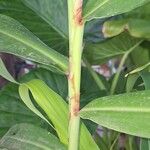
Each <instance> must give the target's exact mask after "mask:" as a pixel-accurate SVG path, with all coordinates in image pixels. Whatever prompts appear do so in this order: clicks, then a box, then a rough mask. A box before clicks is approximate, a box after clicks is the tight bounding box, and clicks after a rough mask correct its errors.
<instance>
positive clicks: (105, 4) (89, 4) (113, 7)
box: [83, 0, 150, 21]
mask: <svg viewBox="0 0 150 150" xmlns="http://www.w3.org/2000/svg"><path fill="white" fill-rule="evenodd" d="M148 2H150V1H149V0H140V1H137V0H126V1H124V0H113V1H112V0H93V1H91V0H85V2H84V9H83V18H84V19H85V20H86V21H88V20H91V19H94V18H106V17H110V16H114V15H118V14H122V13H125V12H128V11H131V10H132V9H134V8H136V7H139V6H141V5H144V4H145V3H148Z"/></svg>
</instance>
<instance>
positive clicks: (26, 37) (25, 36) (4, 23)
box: [0, 15, 68, 72]
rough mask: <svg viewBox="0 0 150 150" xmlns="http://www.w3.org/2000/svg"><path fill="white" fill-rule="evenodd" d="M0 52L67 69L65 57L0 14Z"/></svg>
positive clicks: (17, 23) (21, 26)
mask: <svg viewBox="0 0 150 150" xmlns="http://www.w3.org/2000/svg"><path fill="white" fill-rule="evenodd" d="M0 20H1V22H0V52H5V53H11V54H14V55H17V56H20V57H22V58H25V59H29V60H32V61H35V62H38V63H41V64H44V65H49V66H51V65H53V66H57V67H58V68H59V69H60V70H61V71H64V72H66V71H67V68H68V66H67V64H68V62H67V58H66V57H64V56H63V55H61V54H59V53H58V52H56V51H54V50H53V49H51V48H49V47H48V46H47V45H45V44H44V43H43V42H42V41H41V40H39V39H38V38H37V37H36V36H35V35H33V34H32V33H31V32H30V31H29V30H28V29H26V28H25V27H24V26H23V25H21V24H20V23H19V22H17V21H16V20H14V19H12V18H10V17H7V16H5V15H0Z"/></svg>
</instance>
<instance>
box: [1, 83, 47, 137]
mask: <svg viewBox="0 0 150 150" xmlns="http://www.w3.org/2000/svg"><path fill="white" fill-rule="evenodd" d="M17 123H32V124H35V125H38V126H43V125H46V123H44V121H43V120H41V119H40V118H39V117H37V116H36V115H35V114H34V113H33V112H31V111H30V110H29V109H28V108H27V107H26V106H25V105H24V104H23V103H22V101H21V99H20V97H19V94H18V85H16V84H13V83H11V84H8V85H7V86H5V88H3V89H2V90H1V91H0V137H1V136H2V135H4V133H6V132H7V131H8V129H9V128H10V127H12V126H13V125H15V124H17ZM46 126H47V125H46Z"/></svg>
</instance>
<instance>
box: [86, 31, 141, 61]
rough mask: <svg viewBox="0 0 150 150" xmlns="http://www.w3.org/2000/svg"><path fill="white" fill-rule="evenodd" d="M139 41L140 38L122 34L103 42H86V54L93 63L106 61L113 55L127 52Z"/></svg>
mask: <svg viewBox="0 0 150 150" xmlns="http://www.w3.org/2000/svg"><path fill="white" fill-rule="evenodd" d="M139 42H140V39H135V38H132V37H131V36H129V35H127V34H121V35H119V36H116V37H114V38H112V39H109V40H106V41H103V42H99V43H96V44H94V43H88V44H86V45H85V49H84V56H85V57H86V58H87V59H88V61H89V62H90V63H91V64H100V63H104V62H106V61H107V60H109V59H111V58H113V57H117V56H120V55H123V54H125V53H126V52H127V51H129V50H130V49H131V48H133V47H134V46H135V45H137V44H138V43H139ZM138 48H139V47H138ZM138 48H137V49H138Z"/></svg>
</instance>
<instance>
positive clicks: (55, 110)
mask: <svg viewBox="0 0 150 150" xmlns="http://www.w3.org/2000/svg"><path fill="white" fill-rule="evenodd" d="M22 87H27V88H29V90H30V91H31V93H32V95H33V98H34V100H35V101H36V103H37V104H38V105H39V106H40V107H41V108H42V110H44V112H45V113H46V115H47V116H48V118H49V119H50V120H51V121H52V123H53V125H54V126H55V129H56V131H57V134H58V136H59V138H60V140H61V141H62V142H63V143H64V144H67V143H68V113H69V111H68V107H67V105H66V102H65V101H64V100H63V99H62V97H60V96H59V95H58V94H57V93H55V92H54V91H53V90H51V89H50V88H49V87H48V86H47V85H46V84H45V83H44V82H43V81H41V80H37V79H35V80H32V81H30V82H27V83H24V84H21V86H20V88H22ZM22 93H23V91H22V92H21V93H20V95H21V97H22ZM60 122H61V123H60ZM87 145H88V147H89V150H90V149H91V148H93V149H95V150H98V147H97V145H96V144H95V142H94V141H93V139H92V137H91V135H90V133H89V132H88V131H87V129H86V127H85V126H84V124H81V136H80V148H81V149H82V150H84V149H85V150H86V149H87Z"/></svg>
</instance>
